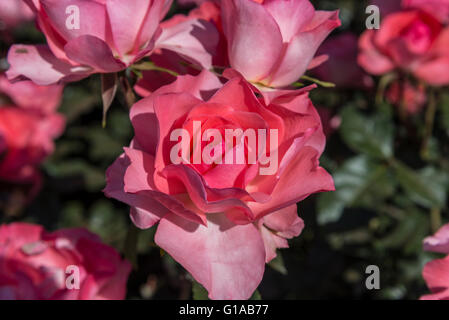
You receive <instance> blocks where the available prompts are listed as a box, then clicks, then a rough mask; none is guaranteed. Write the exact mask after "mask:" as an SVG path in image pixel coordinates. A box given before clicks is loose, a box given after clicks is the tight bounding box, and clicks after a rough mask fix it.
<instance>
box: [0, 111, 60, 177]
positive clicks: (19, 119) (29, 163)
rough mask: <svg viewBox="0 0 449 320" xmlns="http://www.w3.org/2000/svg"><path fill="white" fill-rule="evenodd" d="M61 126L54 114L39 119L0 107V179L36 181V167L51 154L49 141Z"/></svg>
mask: <svg viewBox="0 0 449 320" xmlns="http://www.w3.org/2000/svg"><path fill="white" fill-rule="evenodd" d="M64 126H65V121H64V118H63V117H62V116H59V115H57V114H53V115H49V116H45V117H42V116H41V115H39V114H36V113H34V112H30V111H27V110H23V109H20V108H17V107H15V106H2V107H0V136H1V137H2V140H3V141H4V144H5V145H6V148H5V150H4V151H3V153H2V154H1V158H0V180H6V181H9V182H17V183H35V182H36V181H38V180H39V171H38V166H39V165H40V163H41V162H42V161H43V160H44V159H45V158H46V157H47V156H48V155H50V154H51V153H52V152H53V149H54V144H53V139H55V138H56V137H58V136H59V135H61V133H62V131H63V129H64Z"/></svg>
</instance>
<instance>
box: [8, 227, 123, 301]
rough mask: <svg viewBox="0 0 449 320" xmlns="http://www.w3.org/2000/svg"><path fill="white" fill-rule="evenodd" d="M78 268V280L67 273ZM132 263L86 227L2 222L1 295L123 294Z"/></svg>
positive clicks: (108, 296) (67, 296) (15, 297)
mask: <svg viewBox="0 0 449 320" xmlns="http://www.w3.org/2000/svg"><path fill="white" fill-rule="evenodd" d="M73 267H76V268H78V271H79V279H78V280H79V282H78V283H79V288H78V289H76V287H75V288H73V287H69V288H68V286H67V283H68V284H71V285H76V284H78V283H77V281H76V279H75V280H73V281H72V279H69V278H68V277H69V276H70V275H73V276H75V277H76V276H77V272H76V271H74V269H72V268H73ZM130 271H131V265H130V264H129V263H128V262H127V261H124V260H122V259H121V258H120V255H119V254H118V252H117V251H116V250H115V249H114V248H112V247H109V246H107V245H105V244H103V243H102V242H101V240H100V238H99V237H98V236H96V235H95V234H92V233H90V232H88V231H87V230H85V229H64V230H59V231H56V232H53V233H48V232H46V231H45V230H44V229H43V228H42V227H41V226H38V225H32V224H25V223H13V224H10V225H1V226H0V300H47V299H50V300H94V299H95V300H97V299H114V300H115V299H124V298H125V294H126V282H127V280H128V275H129V273H130Z"/></svg>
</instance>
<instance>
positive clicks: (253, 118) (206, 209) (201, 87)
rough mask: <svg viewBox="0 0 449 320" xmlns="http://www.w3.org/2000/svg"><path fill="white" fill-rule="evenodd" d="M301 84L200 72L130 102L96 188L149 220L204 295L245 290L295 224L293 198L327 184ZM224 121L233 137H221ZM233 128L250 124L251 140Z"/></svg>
mask: <svg viewBox="0 0 449 320" xmlns="http://www.w3.org/2000/svg"><path fill="white" fill-rule="evenodd" d="M226 74H227V73H226V72H225V75H226ZM230 74H231V73H229V75H230ZM309 90H310V88H306V89H302V90H297V91H279V92H271V93H266V94H265V93H264V94H262V93H261V92H259V91H258V90H257V89H255V88H254V87H253V86H252V85H250V84H249V83H248V82H246V81H245V80H244V79H243V78H241V77H235V78H232V79H231V80H229V81H228V82H226V83H225V84H224V85H223V84H222V83H221V82H220V81H219V79H218V78H217V77H216V76H215V75H213V74H212V73H210V72H209V71H206V70H204V71H203V72H201V74H200V75H198V76H196V77H193V76H190V75H186V76H180V77H178V79H177V80H176V81H175V82H174V83H172V84H170V85H167V86H164V87H162V88H160V89H158V90H157V91H155V92H154V93H153V94H152V95H150V96H149V97H147V98H145V99H143V100H141V101H139V102H138V103H136V104H135V105H134V106H133V107H132V109H131V121H132V124H133V126H134V131H135V137H134V139H133V141H132V143H131V145H130V147H128V148H125V149H124V150H125V153H124V154H123V155H122V156H121V157H120V158H118V159H117V160H116V161H115V163H114V164H113V165H112V166H111V167H110V168H109V169H108V171H107V173H106V175H107V186H106V189H105V194H106V195H107V196H108V197H112V198H115V199H117V200H119V201H122V202H125V203H127V204H129V205H130V206H131V219H132V220H133V222H134V223H135V224H136V226H138V227H140V228H150V227H152V226H153V225H155V224H157V223H159V225H158V228H157V232H156V236H155V241H156V243H157V244H158V245H159V246H160V247H161V248H162V249H164V250H165V251H167V252H168V253H169V254H170V255H171V256H172V257H173V258H174V259H175V260H177V261H178V262H179V263H181V264H182V265H183V266H184V267H185V268H186V269H187V270H188V271H189V272H190V273H191V274H192V276H193V277H194V278H195V279H196V280H197V281H198V282H200V283H201V284H202V285H203V286H204V287H205V288H206V289H207V290H208V291H209V296H210V297H211V298H212V299H226V298H228V299H247V298H249V297H250V296H251V294H252V293H253V292H254V290H255V289H256V288H257V286H258V284H259V283H260V281H261V280H262V276H263V272H264V264H265V262H266V261H269V260H270V259H272V258H273V257H274V256H275V249H276V248H278V247H285V246H286V245H287V242H286V239H289V238H291V237H294V236H297V235H299V233H300V232H301V230H302V227H303V222H302V220H301V219H299V218H298V216H297V213H296V203H297V202H299V201H301V200H303V199H305V198H306V197H308V196H309V195H310V194H312V193H316V192H321V191H329V190H333V188H334V185H333V181H332V178H331V176H330V175H329V174H328V173H327V172H326V171H325V170H324V169H323V168H321V167H320V166H319V161H318V159H319V157H320V155H321V153H322V152H323V149H324V145H325V137H324V134H323V131H322V126H321V122H320V118H319V115H318V113H317V111H316V110H315V108H314V107H313V105H312V102H311V101H310V100H309V98H308V91H309ZM228 129H229V130H237V136H236V139H235V140H236V141H237V142H236V143H235V145H234V143H233V142H234V139H231V140H232V143H230V141H227V140H225V141H223V139H222V137H224V136H226V130H228ZM239 129H241V130H242V131H241V133H244V134H245V135H246V134H248V135H249V136H251V133H255V132H257V133H258V141H259V142H258V143H257V147H255V146H254V143H255V139H250V138H249V137H247V139H245V138H243V139H242V135H239V134H238V130H239ZM248 131H249V133H248ZM231 132H234V133H235V131H231ZM179 133H182V135H181V137H184V136H186V137H187V138H186V139H187V140H184V138H182V141H181V142H178V139H179V136H178V137H177V136H176V135H177V134H179ZM212 133H213V135H209V134H212ZM222 134H224V135H222ZM189 136H190V137H195V138H192V139H194V140H190V139H188V137H189ZM201 136H202V137H203V141H205V142H200V141H199V140H197V139H198V137H199V139H200V140H201ZM220 136H221V139H220ZM239 137H240V138H239ZM254 137H255V136H254ZM259 139H260V140H259ZM276 140H277V141H276ZM206 141H209V143H208V142H206ZM245 141H246V143H245ZM184 142H187V144H183V143H184ZM213 142H214V143H213ZM211 144H214V147H213V148H212V149H211V148H210V147H211ZM180 146H181V148H179V147H180ZM183 147H187V149H184V148H183ZM190 149H192V150H191V151H189V150H190ZM185 151H186V152H185ZM255 151H256V153H255ZM264 151H265V153H264ZM201 155H202V158H201ZM242 155H243V160H244V161H241V162H239V161H238V160H237V159H239V158H240V156H242ZM251 155H255V157H254V158H252V156H251ZM198 156H200V158H199V161H198V158H197V157H198ZM250 159H252V160H250ZM229 160H230V161H229Z"/></svg>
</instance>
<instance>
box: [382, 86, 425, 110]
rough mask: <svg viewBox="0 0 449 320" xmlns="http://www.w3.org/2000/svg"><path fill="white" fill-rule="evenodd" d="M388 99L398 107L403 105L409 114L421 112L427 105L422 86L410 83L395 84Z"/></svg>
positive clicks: (388, 94) (388, 92)
mask: <svg viewBox="0 0 449 320" xmlns="http://www.w3.org/2000/svg"><path fill="white" fill-rule="evenodd" d="M386 98H387V100H388V101H389V102H390V103H391V104H394V105H396V106H397V107H400V106H401V105H402V106H403V107H404V108H405V110H406V111H407V113H409V114H416V113H418V112H420V111H421V110H422V108H423V107H424V106H425V105H426V103H427V95H426V90H425V88H424V87H423V86H422V85H413V84H411V83H410V82H409V81H403V82H401V83H399V82H397V81H396V82H394V83H393V84H392V85H391V86H390V87H389V88H388V91H387V94H386Z"/></svg>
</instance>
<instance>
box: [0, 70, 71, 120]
mask: <svg viewBox="0 0 449 320" xmlns="http://www.w3.org/2000/svg"><path fill="white" fill-rule="evenodd" d="M63 89H64V88H63V86H60V85H52V86H38V85H36V84H34V83H33V82H32V81H21V82H18V83H11V82H10V81H8V79H7V78H6V77H5V76H4V75H2V74H0V95H6V96H7V97H8V98H9V99H10V100H11V102H12V103H13V104H14V105H16V106H18V107H20V108H22V109H27V110H34V111H36V112H37V113H39V114H42V115H48V114H52V113H54V112H56V110H57V108H58V107H59V105H60V104H61V100H62V91H63Z"/></svg>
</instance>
